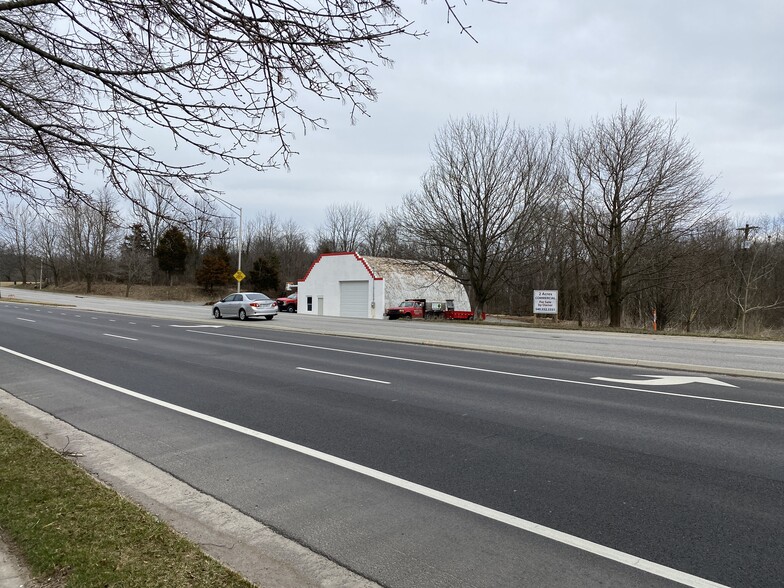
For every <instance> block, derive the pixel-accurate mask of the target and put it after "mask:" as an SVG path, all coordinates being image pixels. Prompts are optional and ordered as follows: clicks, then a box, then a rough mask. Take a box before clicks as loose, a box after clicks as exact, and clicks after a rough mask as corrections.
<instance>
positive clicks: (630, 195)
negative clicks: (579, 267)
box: [565, 103, 721, 327]
mask: <svg viewBox="0 0 784 588" xmlns="http://www.w3.org/2000/svg"><path fill="white" fill-rule="evenodd" d="M566 158H567V161H568V167H569V173H568V182H567V185H566V186H567V187H566V190H565V195H566V197H567V200H568V205H569V212H570V215H571V225H572V227H573V230H574V231H576V233H577V237H578V239H579V240H580V241H581V244H582V245H583V247H584V248H585V251H586V253H587V255H588V257H589V259H590V269H591V272H592V277H593V279H594V280H595V281H596V283H597V284H599V285H600V286H601V289H602V291H603V293H604V296H605V297H606V300H607V307H608V311H609V315H610V326H613V327H618V326H620V325H621V319H622V314H623V303H624V300H625V299H626V297H627V296H628V295H629V294H630V293H632V292H636V291H637V290H638V289H639V288H640V287H641V286H642V285H643V284H645V283H646V282H648V283H649V282H650V280H651V278H652V277H655V276H658V275H660V274H661V273H662V271H663V270H664V269H665V268H666V267H667V264H668V262H669V256H670V255H671V254H672V252H673V251H675V250H674V249H672V248H669V247H668V245H669V244H670V243H672V242H674V241H677V240H679V239H681V238H682V237H683V236H684V235H688V234H689V233H691V232H692V231H694V230H695V228H696V227H698V226H699V225H700V223H702V222H704V221H706V220H708V219H710V217H711V215H712V214H713V213H714V212H715V210H716V209H717V207H718V205H719V204H720V202H721V201H720V199H719V197H718V196H717V195H715V194H714V193H712V192H711V187H712V184H713V180H712V179H710V178H706V177H705V176H704V175H703V174H702V163H701V161H700V160H699V158H698V156H697V154H696V153H695V152H694V150H693V149H692V147H691V145H690V143H689V141H688V140H687V139H685V138H678V137H677V135H676V121H674V120H673V121H665V120H662V119H658V118H651V117H649V116H648V115H647V114H646V113H645V105H644V104H643V103H641V104H640V105H638V106H637V107H636V108H635V109H633V110H629V109H628V108H626V107H625V106H623V107H621V109H620V110H619V112H618V113H617V114H615V115H614V116H612V117H611V118H609V119H606V120H604V119H596V120H594V121H593V123H592V124H591V125H590V126H588V127H587V128H584V129H578V130H574V129H571V130H570V132H569V133H568V137H567V148H566Z"/></svg>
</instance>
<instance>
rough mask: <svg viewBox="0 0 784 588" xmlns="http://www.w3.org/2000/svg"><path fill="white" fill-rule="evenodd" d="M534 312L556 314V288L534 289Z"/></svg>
mask: <svg viewBox="0 0 784 588" xmlns="http://www.w3.org/2000/svg"><path fill="white" fill-rule="evenodd" d="M534 314H555V315H557V314H558V290H534Z"/></svg>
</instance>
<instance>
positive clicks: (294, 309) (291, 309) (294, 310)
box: [286, 305, 297, 312]
mask: <svg viewBox="0 0 784 588" xmlns="http://www.w3.org/2000/svg"><path fill="white" fill-rule="evenodd" d="M286 312H297V309H296V308H294V307H293V306H291V305H289V307H288V308H287V309H286Z"/></svg>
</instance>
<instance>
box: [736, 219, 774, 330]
mask: <svg viewBox="0 0 784 588" xmlns="http://www.w3.org/2000/svg"><path fill="white" fill-rule="evenodd" d="M761 222H762V223H764V224H765V225H767V226H765V227H763V226H759V225H749V223H746V226H745V227H743V228H740V229H738V230H739V231H742V234H741V236H740V238H739V239H738V242H739V247H738V248H737V251H736V254H735V255H734V256H733V259H732V261H733V266H734V268H735V270H736V275H737V276H738V282H739V287H738V289H737V291H732V290H730V291H729V297H730V299H731V300H732V303H733V304H734V305H735V306H736V307H737V309H738V321H737V327H736V328H737V330H738V332H739V333H740V334H742V335H745V334H746V329H747V322H748V316H749V315H750V314H751V313H757V312H760V311H771V310H776V309H779V308H784V290H782V285H784V269H782V268H784V239H782V234H783V233H784V228H783V227H784V225H779V226H776V224H775V223H773V222H771V219H770V218H767V219H762V221H761Z"/></svg>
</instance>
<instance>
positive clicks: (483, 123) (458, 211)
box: [398, 116, 558, 316]
mask: <svg viewBox="0 0 784 588" xmlns="http://www.w3.org/2000/svg"><path fill="white" fill-rule="evenodd" d="M431 155H432V158H433V163H432V165H431V167H430V169H429V170H428V171H427V173H426V174H425V175H424V177H423V179H422V189H421V191H420V192H418V193H413V194H408V195H407V196H405V197H404V199H403V204H402V206H401V208H400V211H401V212H402V214H400V215H399V217H398V222H399V223H400V226H401V228H402V229H403V231H404V233H405V234H406V238H407V240H408V241H409V243H411V245H412V247H416V248H417V249H418V251H419V252H420V253H419V255H420V256H421V259H422V260H423V261H425V262H427V261H434V262H439V263H443V264H444V265H446V266H447V267H448V268H449V269H450V270H452V271H454V272H455V274H456V275H457V276H458V278H459V279H460V280H461V281H462V282H463V283H464V284H465V285H466V286H468V287H469V295H470V297H471V299H472V303H473V306H474V312H475V315H476V316H479V315H480V314H481V313H482V312H483V311H484V308H485V305H486V304H487V302H488V301H489V300H491V299H492V298H493V296H494V295H495V294H496V292H497V288H498V286H499V284H500V283H501V282H502V281H503V278H504V275H506V274H507V273H508V272H509V271H510V267H511V266H512V265H513V264H515V263H517V262H518V261H519V260H520V259H521V257H524V255H523V248H524V246H525V239H524V237H525V236H526V235H530V234H531V233H532V232H533V231H535V229H536V223H537V221H538V218H539V217H538V215H537V212H538V211H539V210H540V207H541V206H544V205H545V204H546V202H547V201H548V199H549V198H550V197H551V196H552V195H553V193H554V190H555V185H556V181H557V177H558V141H557V138H556V134H555V130H554V129H547V130H541V129H539V130H528V129H521V128H518V127H517V126H515V125H514V124H513V123H511V122H510V121H509V120H506V121H501V120H499V118H498V117H497V116H492V117H487V118H478V117H471V116H469V117H466V118H464V119H462V120H452V121H450V122H449V123H448V124H447V125H446V126H445V127H444V128H443V129H442V130H441V131H440V132H439V133H438V135H437V136H436V139H435V142H434V144H433V147H432V148H431ZM435 267H438V266H435Z"/></svg>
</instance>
